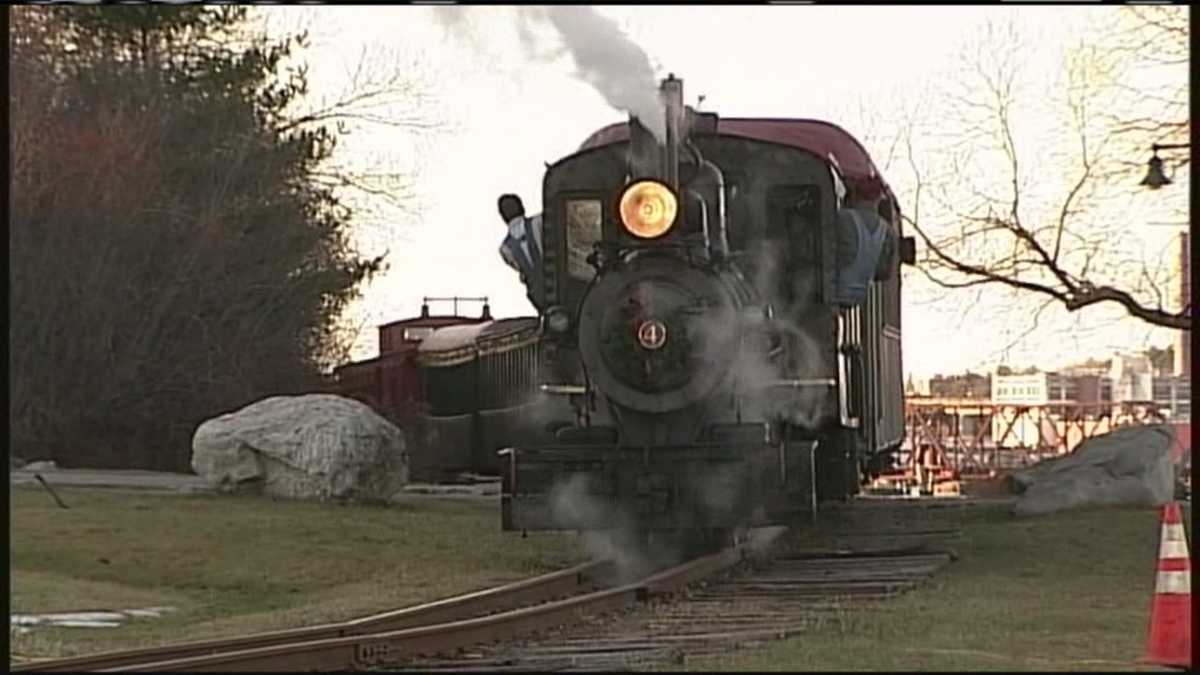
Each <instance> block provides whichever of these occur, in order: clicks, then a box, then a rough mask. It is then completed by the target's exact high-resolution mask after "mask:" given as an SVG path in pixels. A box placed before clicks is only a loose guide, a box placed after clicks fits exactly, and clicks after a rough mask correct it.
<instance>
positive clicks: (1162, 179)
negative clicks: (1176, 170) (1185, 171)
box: [1140, 155, 1171, 190]
mask: <svg viewBox="0 0 1200 675" xmlns="http://www.w3.org/2000/svg"><path fill="white" fill-rule="evenodd" d="M1149 164H1150V168H1149V170H1147V171H1146V177H1145V178H1143V179H1142V182H1141V183H1140V184H1141V185H1145V186H1146V187H1148V188H1150V189H1151V190H1157V189H1158V188H1160V187H1162V186H1164V185H1170V184H1171V179H1170V178H1167V174H1165V173H1163V162H1162V160H1161V159H1159V158H1158V155H1154V156H1153V157H1151V158H1150V162H1149Z"/></svg>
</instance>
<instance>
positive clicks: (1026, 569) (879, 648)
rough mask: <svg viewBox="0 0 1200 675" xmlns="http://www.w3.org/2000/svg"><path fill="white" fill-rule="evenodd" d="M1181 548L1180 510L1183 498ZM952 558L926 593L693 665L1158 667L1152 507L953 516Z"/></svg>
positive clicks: (981, 511)
mask: <svg viewBox="0 0 1200 675" xmlns="http://www.w3.org/2000/svg"><path fill="white" fill-rule="evenodd" d="M1184 509H1185V520H1186V527H1187V530H1188V541H1189V546H1190V543H1191V541H1192V539H1191V514H1190V504H1189V503H1187V502H1185V503H1184ZM951 518H953V519H954V520H957V522H959V523H961V527H962V530H963V537H962V539H961V540H960V541H959V542H957V544H956V547H957V553H958V555H959V556H960V558H959V560H958V561H956V562H953V563H951V564H950V566H948V567H946V568H944V569H943V571H942V572H940V573H939V574H938V575H937V576H936V577H935V578H934V580H933V581H932V582H931V583H930V584H929V585H927V586H925V587H922V588H920V589H918V590H915V591H913V592H910V593H909V594H907V595H905V596H901V597H899V598H896V599H893V600H890V601H887V602H885V603H881V604H879V605H876V607H875V609H872V610H870V611H864V610H854V611H847V612H845V613H842V614H839V615H835V616H834V617H832V618H831V619H829V620H826V621H824V622H822V623H819V624H818V625H817V627H816V628H814V629H813V630H812V631H811V632H810V633H807V634H803V635H801V636H799V637H797V638H793V639H789V640H783V641H779V642H775V643H771V644H768V645H764V646H763V647H761V648H759V649H755V650H746V651H742V652H737V653H733V654H729V655H726V656H722V657H719V658H707V659H696V660H694V661H693V660H689V661H688V667H689V668H690V669H693V670H736V671H764V670H776V671H778V670H783V671H827V670H882V671H889V670H890V671H909V672H922V671H932V670H940V671H945V670H958V671H970V670H992V671H1029V670H1033V671H1039V670H1040V671H1044V670H1093V671H1095V670H1099V671H1114V670H1118V671H1119V670H1165V669H1159V668H1156V667H1153V666H1147V665H1144V664H1138V663H1137V660H1138V659H1139V658H1141V657H1142V655H1143V654H1144V650H1145V646H1146V642H1145V641H1146V631H1147V622H1148V620H1149V608H1150V601H1151V599H1152V597H1153V593H1154V578H1155V562H1156V560H1157V557H1158V536H1159V529H1160V527H1161V526H1160V523H1159V514H1158V511H1157V510H1155V509H1096V510H1084V511H1075V512H1067V513H1060V514H1053V515H1049V516H1044V517H1040V518H1033V519H1020V520H1018V519H1016V518H1013V517H1012V516H1010V515H1008V513H1007V511H1005V510H1004V509H1003V508H1002V507H979V508H976V509H971V510H968V511H966V512H965V513H962V514H961V515H958V516H953V517H951V516H950V515H949V514H947V516H943V519H944V522H951V520H950V519H951Z"/></svg>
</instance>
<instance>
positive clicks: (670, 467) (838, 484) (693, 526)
mask: <svg viewBox="0 0 1200 675" xmlns="http://www.w3.org/2000/svg"><path fill="white" fill-rule="evenodd" d="M660 93H661V98H662V101H663V108H664V110H663V113H664V115H665V121H666V124H665V127H666V132H665V138H662V139H659V138H656V137H655V136H654V135H653V134H652V133H651V132H650V131H649V129H648V127H647V126H646V125H643V123H642V122H641V121H640V120H639V119H637V118H636V117H633V116H631V117H630V119H629V121H628V123H620V124H616V125H612V126H610V127H606V128H604V129H601V130H600V131H598V132H596V133H595V134H593V135H592V137H591V138H589V139H588V140H587V141H586V142H585V143H584V144H583V146H582V147H581V148H580V149H579V150H578V151H577V152H575V153H574V154H572V155H570V156H568V157H565V158H563V159H561V160H559V161H558V162H556V163H554V164H553V165H549V166H548V168H547V170H546V174H545V179H544V185H543V195H544V204H543V212H542V218H543V228H544V229H543V249H544V253H543V259H542V261H541V263H540V274H539V275H538V278H537V279H535V280H533V284H532V288H531V293H532V294H533V296H534V298H535V300H536V302H537V303H538V304H539V306H541V307H543V308H544V309H543V311H542V312H541V324H542V327H541V333H542V335H541V340H540V345H539V360H540V363H539V374H540V382H541V392H542V394H543V399H542V401H541V403H539V406H540V409H539V412H538V413H537V414H538V416H539V418H540V419H541V420H544V421H546V429H547V430H549V432H550V434H551V435H549V436H548V437H547V438H546V439H545V441H544V442H542V443H540V444H538V445H521V446H518V447H512V448H507V449H504V450H502V451H501V453H500V454H501V456H502V463H501V476H502V525H503V528H504V529H505V530H544V529H579V530H590V529H610V528H615V527H624V528H631V529H634V530H637V531H701V532H718V533H721V532H732V531H734V530H735V529H736V528H741V527H748V526H758V525H766V524H775V523H780V522H783V521H784V520H786V519H788V518H790V517H793V516H794V515H795V514H797V513H798V512H803V511H807V510H815V509H816V508H817V505H818V503H819V502H820V501H823V500H842V499H846V498H848V497H849V496H851V495H853V494H855V493H856V492H857V490H858V488H859V485H860V484H861V483H862V482H863V481H864V480H865V479H866V478H867V477H869V476H870V475H872V474H875V473H878V472H880V471H882V470H886V469H887V468H888V465H889V462H890V461H891V458H892V457H893V455H894V453H895V452H896V450H897V449H898V448H899V446H900V444H901V442H902V440H903V437H904V415H903V385H902V378H901V358H900V335H901V333H900V328H901V326H900V274H899V265H900V263H901V262H906V263H911V262H912V258H913V245H912V244H913V241H912V239H911V238H907V237H902V236H901V235H902V231H901V223H900V214H899V209H898V206H897V203H896V199H895V196H894V194H892V192H891V190H890V188H888V187H887V185H886V183H884V182H883V181H882V178H881V177H879V176H878V172H877V171H876V169H875V167H874V165H873V164H872V162H871V159H870V157H869V156H868V155H867V153H866V151H865V150H864V149H863V147H862V146H861V145H860V144H859V143H858V142H857V141H856V140H855V139H854V138H853V137H852V136H850V135H849V134H848V133H847V132H845V131H844V130H842V129H841V128H839V127H837V126H835V125H833V124H829V123H826V122H820V121H815V120H802V119H750V118H741V119H736V118H730V119H721V118H718V116H717V115H716V114H713V113H701V112H697V111H695V110H693V109H691V108H690V107H685V106H684V105H683V102H682V101H683V88H682V82H681V81H680V80H678V79H675V78H674V76H671V77H669V78H667V79H666V80H664V81H662V83H661V92H660ZM863 179H872V180H875V181H876V183H875V184H876V185H877V186H881V189H882V199H881V200H880V201H879V207H878V215H879V216H880V218H881V219H882V222H883V223H885V224H886V227H888V228H891V229H892V233H893V234H894V236H895V239H894V241H895V242H896V245H895V246H894V248H893V250H894V251H895V254H894V255H892V256H891V257H890V258H889V259H887V260H885V261H884V263H882V264H881V269H882V273H881V274H879V275H877V276H876V277H875V279H874V280H872V281H870V283H869V288H868V289H867V292H866V295H865V301H864V302H861V303H860V304H858V305H856V306H845V305H844V304H839V303H838V302H835V298H837V297H838V296H839V290H840V289H839V288H838V284H839V279H840V278H839V276H838V273H837V269H838V265H839V264H840V263H839V257H842V258H844V257H845V255H846V254H847V253H851V254H852V252H848V251H845V250H839V246H840V247H842V248H843V249H844V248H845V246H846V244H845V243H844V242H843V243H839V242H840V240H839V236H838V232H837V230H836V227H835V223H836V222H837V216H838V213H839V209H841V208H843V206H844V205H845V204H846V200H847V198H848V195H849V194H850V193H852V191H853V189H854V185H855V184H856V181H861V180H863Z"/></svg>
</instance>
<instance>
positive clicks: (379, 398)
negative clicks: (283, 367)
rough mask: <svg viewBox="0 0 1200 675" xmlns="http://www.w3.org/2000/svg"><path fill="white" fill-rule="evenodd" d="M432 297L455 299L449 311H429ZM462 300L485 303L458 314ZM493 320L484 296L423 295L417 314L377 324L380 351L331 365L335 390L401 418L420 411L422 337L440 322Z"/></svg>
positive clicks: (421, 393)
mask: <svg viewBox="0 0 1200 675" xmlns="http://www.w3.org/2000/svg"><path fill="white" fill-rule="evenodd" d="M432 301H442V302H453V303H454V309H453V313H452V314H445V315H433V314H430V311H429V303H430V302H432ZM464 301H475V302H483V311H482V312H480V315H479V316H477V317H468V316H460V315H459V314H458V303H459V302H464ZM491 320H492V315H491V308H490V307H489V306H488V303H487V298H458V297H455V298H424V299H423V301H422V303H421V315H420V316H417V317H413V318H411V319H401V320H399V321H393V322H391V323H387V324H384V325H382V326H379V356H377V357H375V358H373V359H367V360H365V361H355V362H353V363H347V364H345V365H342V366H338V367H337V368H335V369H334V371H333V374H334V379H335V380H336V382H337V389H338V392H339V393H340V394H342V395H343V396H348V397H350V398H354V399H357V400H359V401H362V402H363V403H366V404H367V405H369V406H371V407H372V408H374V409H375V410H376V411H377V412H379V413H380V414H381V415H383V416H384V417H387V418H389V419H391V420H393V421H396V422H399V421H401V420H402V419H403V418H405V417H407V416H408V415H409V414H411V413H414V412H416V411H418V410H419V409H420V407H421V405H422V404H423V403H424V401H425V395H424V386H423V384H422V382H421V371H420V369H419V368H418V367H417V361H416V357H417V347H418V346H419V345H420V344H421V341H422V340H424V339H425V338H426V337H428V336H429V335H430V334H431V333H433V331H434V330H436V329H438V328H442V327H444V326H456V325H460V324H476V323H481V322H484V321H491Z"/></svg>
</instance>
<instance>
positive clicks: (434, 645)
mask: <svg viewBox="0 0 1200 675" xmlns="http://www.w3.org/2000/svg"><path fill="white" fill-rule="evenodd" d="M777 534H778V532H774V533H770V532H768V533H766V534H762V533H756V536H752V537H751V538H750V540H749V541H748V542H745V543H743V544H742V545H739V546H737V547H731V548H727V549H724V550H722V551H719V552H717V553H714V554H711V555H707V556H704V557H700V558H696V559H693V560H690V561H688V562H685V563H683V564H680V565H677V566H675V567H671V568H669V569H666V570H662V571H658V572H656V573H654V574H651V575H650V576H647V577H645V578H643V579H640V580H638V581H636V582H633V583H625V584H620V585H617V586H612V587H608V588H601V587H602V586H603V585H604V584H605V583H606V582H607V581H609V580H611V579H612V578H613V577H614V576H615V575H616V574H617V566H616V564H615V563H613V562H612V561H602V562H593V563H587V564H584V565H580V566H577V567H574V568H571V569H568V570H563V571H560V572H555V573H552V574H547V575H543V576H540V577H536V578H533V579H528V580H525V581H521V582H517V583H514V584H509V585H507V586H502V587H498V588H494V589H489V590H485V591H479V592H477V593H471V594H468V595H463V596H458V597H455V598H449V599H446V600H440V601H437V602H433V603H429V604H426V605H420V606H417V607H412V608H408V609H402V610H397V611H393V612H387V613H384V614H378V615H374V616H370V617H365V618H362V619H357V620H353V621H347V622H342V623H333V624H326V625H321V626H313V627H308V628H299V629H293V630H285V631H275V632H270V633H260V634H255V635H249V636H244V637H239V638H231V639H213V640H204V641H198V642H190V643H183V644H176V645H167V646H163V647H151V648H144V649H135V650H127V651H121V652H109V653H105V654H96V655H90V656H80V657H70V658H62V659H48V660H44V661H37V662H32V663H25V664H21V665H19V666H16V667H14V668H12V670H13V671H14V672H53V671H89V672H127V671H145V670H150V671H158V672H168V671H188V672H203V671H217V672H229V671H239V670H242V671H245V670H251V671H297V670H308V671H312V670H346V669H351V668H355V669H358V668H370V667H376V666H386V665H388V664H393V663H397V662H400V661H403V660H406V659H411V658H413V657H414V656H416V655H436V654H440V653H448V652H451V651H453V650H456V649H460V648H464V647H470V646H472V645H476V644H479V643H489V642H495V641H499V640H509V639H512V638H514V637H517V636H520V635H523V634H526V633H531V632H535V631H541V630H545V629H548V628H554V627H557V626H560V625H563V624H567V623H570V622H572V621H574V620H575V619H576V618H578V617H579V616H580V615H581V614H592V613H595V612H603V611H611V610H614V609H619V608H623V607H627V606H630V605H634V604H637V603H638V602H639V601H643V600H645V599H647V598H651V597H655V596H657V595H659V594H663V593H668V592H672V591H675V590H678V589H679V588H682V587H684V586H686V585H687V584H689V583H692V582H694V581H696V580H698V579H702V578H705V577H708V576H710V575H712V574H714V573H716V572H719V571H720V570H723V569H727V568H729V567H731V566H733V565H736V564H737V563H738V562H740V561H741V560H742V559H743V557H744V556H745V555H747V553H748V551H751V550H757V549H760V548H762V547H765V546H766V545H767V544H768V543H769V541H770V540H771V539H772V538H773V536H774V535H777ZM597 589H599V590H597Z"/></svg>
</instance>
